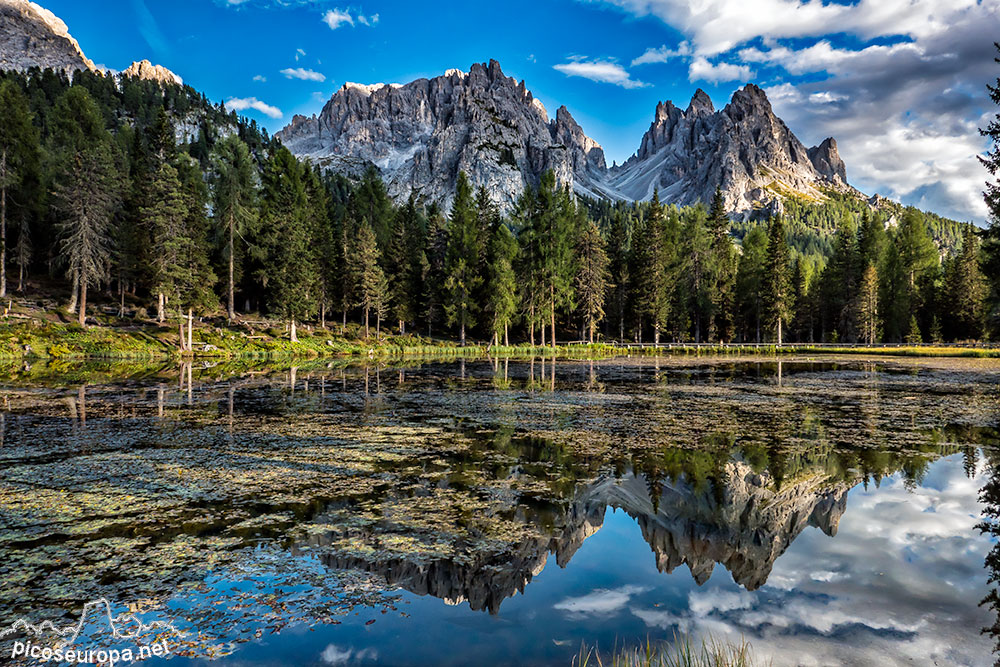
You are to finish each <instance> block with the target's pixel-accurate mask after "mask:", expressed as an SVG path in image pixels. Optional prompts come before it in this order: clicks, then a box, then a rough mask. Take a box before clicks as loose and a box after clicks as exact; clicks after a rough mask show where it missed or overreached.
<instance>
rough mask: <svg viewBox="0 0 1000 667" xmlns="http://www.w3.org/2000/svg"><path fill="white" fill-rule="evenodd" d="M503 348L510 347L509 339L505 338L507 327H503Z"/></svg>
mask: <svg viewBox="0 0 1000 667" xmlns="http://www.w3.org/2000/svg"><path fill="white" fill-rule="evenodd" d="M503 346H504V347H510V339H509V338H508V337H507V325H506V324H504V325H503Z"/></svg>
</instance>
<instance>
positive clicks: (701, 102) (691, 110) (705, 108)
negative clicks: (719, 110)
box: [684, 88, 715, 116]
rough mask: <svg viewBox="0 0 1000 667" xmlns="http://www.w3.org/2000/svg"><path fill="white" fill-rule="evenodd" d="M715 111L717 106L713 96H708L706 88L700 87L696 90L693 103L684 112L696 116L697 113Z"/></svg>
mask: <svg viewBox="0 0 1000 667" xmlns="http://www.w3.org/2000/svg"><path fill="white" fill-rule="evenodd" d="M713 113H715V106H714V105H713V104H712V98H710V97H709V96H708V93H706V92H705V91H704V90H702V89H701V88H699V89H698V90H696V91H694V95H693V96H692V97H691V103H690V104H688V108H687V111H685V112H684V115H685V116H694V115H696V114H706V115H707V114H713Z"/></svg>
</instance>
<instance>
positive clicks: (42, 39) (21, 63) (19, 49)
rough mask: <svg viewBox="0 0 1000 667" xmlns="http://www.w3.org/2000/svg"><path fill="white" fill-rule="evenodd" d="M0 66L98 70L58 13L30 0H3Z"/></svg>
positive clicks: (19, 68) (8, 67) (1, 1)
mask: <svg viewBox="0 0 1000 667" xmlns="http://www.w3.org/2000/svg"><path fill="white" fill-rule="evenodd" d="M0 25H2V26H3V30H0V69H13V70H20V71H24V70H27V69H30V68H32V67H38V68H40V69H46V68H51V69H53V70H56V71H62V72H65V73H66V74H67V75H72V74H73V72H75V71H77V70H90V71H96V70H97V67H96V66H95V65H94V63H92V62H91V61H90V60H88V59H87V57H86V56H85V55H83V51H81V50H80V45H79V44H77V42H76V40H75V39H73V37H72V36H71V35H70V34H69V29H68V28H67V27H66V24H65V23H63V22H62V20H60V19H59V17H57V16H56V15H55V14H53V13H52V12H50V11H49V10H47V9H45V8H44V7H41V6H39V5H37V4H35V3H34V2H27V0H0Z"/></svg>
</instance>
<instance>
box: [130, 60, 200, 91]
mask: <svg viewBox="0 0 1000 667" xmlns="http://www.w3.org/2000/svg"><path fill="white" fill-rule="evenodd" d="M121 76H131V77H135V78H137V79H145V80H147V81H158V82H159V83H162V84H177V85H178V86H181V85H183V84H184V80H183V79H181V78H180V77H179V76H177V75H176V74H174V73H173V72H171V71H170V70H168V69H167V68H166V67H164V66H163V65H154V64H153V63H151V62H149V61H148V60H140V61H138V62H134V63H132V64H131V65H129V67H128V68H127V69H125V70H124V71H122V73H121Z"/></svg>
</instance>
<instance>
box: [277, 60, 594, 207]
mask: <svg viewBox="0 0 1000 667" xmlns="http://www.w3.org/2000/svg"><path fill="white" fill-rule="evenodd" d="M277 136H278V138H279V139H281V141H282V142H283V143H284V144H285V145H286V146H288V147H289V149H291V150H292V152H293V153H295V154H296V155H298V156H300V157H305V158H308V159H310V160H313V161H315V162H317V163H319V164H321V165H325V166H328V167H330V168H333V169H336V170H340V171H345V172H355V173H356V172H357V171H358V170H363V169H364V168H365V167H366V166H367V164H369V163H371V164H374V165H376V166H377V167H378V168H379V169H380V170H381V172H382V175H383V177H384V178H385V180H386V183H387V185H388V188H389V191H390V193H391V194H392V195H393V196H394V197H396V198H397V199H405V198H406V197H408V196H409V194H410V191H411V190H412V191H414V192H415V193H416V194H417V195H418V196H422V197H424V198H426V199H427V200H428V201H443V202H445V203H446V204H447V203H448V202H450V201H451V199H452V198H453V196H454V191H455V182H456V179H457V178H458V174H459V172H462V171H464V172H466V174H468V176H469V178H470V180H471V181H472V183H473V185H474V186H476V187H478V186H484V187H485V188H486V190H487V191H488V192H489V194H490V196H491V197H492V198H493V200H494V202H496V203H497V204H498V205H499V206H500V207H501V208H502V209H504V210H509V209H510V208H511V207H512V206H513V204H514V202H515V201H516V200H517V198H518V197H519V196H520V194H521V193H522V192H523V191H524V188H525V185H527V184H537V183H538V180H539V178H540V177H541V175H542V173H544V172H545V171H547V170H549V169H551V170H553V171H554V172H555V175H556V178H557V180H558V181H559V182H560V183H563V184H571V185H573V186H574V187H575V188H576V189H577V190H580V191H587V188H588V187H589V186H591V185H592V184H596V185H598V186H599V183H600V180H601V179H602V178H603V176H604V174H605V173H606V171H607V168H606V165H605V162H604V151H603V150H602V149H601V147H600V146H599V145H598V144H597V142H595V141H594V140H593V139H591V138H589V137H588V136H586V135H585V134H584V132H583V130H582V129H581V128H580V126H579V125H578V124H577V122H576V121H575V120H573V117H572V116H571V115H570V113H569V111H568V110H567V109H566V108H565V107H563V108H560V109H559V110H558V111H557V112H556V117H555V119H554V120H550V119H549V117H548V114H547V112H546V110H545V107H544V106H543V105H542V103H541V102H539V101H538V100H537V99H535V98H534V97H533V96H532V94H531V93H530V92H529V91H528V90H527V89H526V88H525V86H524V82H523V81H522V82H520V83H518V82H517V81H515V80H514V79H512V78H510V77H508V76H506V75H504V73H503V72H502V71H501V70H500V65H499V63H497V62H496V61H490V62H489V64H481V63H477V64H475V65H473V66H472V68H471V69H470V70H469V71H468V72H462V71H459V70H450V71H448V72H447V73H445V74H444V75H443V76H439V77H435V78H433V79H418V80H417V81H413V82H411V83H408V84H406V85H403V86H401V85H395V84H392V85H385V84H375V85H368V86H365V85H360V84H353V83H348V84H345V85H344V86H343V87H342V88H341V89H340V90H339V91H337V92H336V93H335V94H334V96H333V97H332V98H331V99H330V101H329V102H327V104H326V105H325V106H324V107H323V110H322V112H321V113H320V114H319V116H313V117H311V118H306V117H304V116H296V117H295V118H294V119H293V120H292V123H291V125H289V126H288V127H286V128H285V129H283V130H282V131H281V132H279V133H278V134H277Z"/></svg>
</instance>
